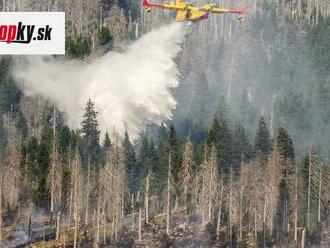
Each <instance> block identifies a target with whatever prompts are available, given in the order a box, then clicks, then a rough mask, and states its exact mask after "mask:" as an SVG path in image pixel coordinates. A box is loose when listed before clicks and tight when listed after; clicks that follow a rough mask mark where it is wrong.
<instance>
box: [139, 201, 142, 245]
mask: <svg viewBox="0 0 330 248" xmlns="http://www.w3.org/2000/svg"><path fill="white" fill-rule="evenodd" d="M141 227H142V209H141V207H140V208H139V241H142V232H141Z"/></svg>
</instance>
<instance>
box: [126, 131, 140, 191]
mask: <svg viewBox="0 0 330 248" xmlns="http://www.w3.org/2000/svg"><path fill="white" fill-rule="evenodd" d="M123 150H124V155H125V156H124V164H125V168H126V173H127V175H128V178H129V182H132V181H133V174H132V172H133V170H135V169H136V165H137V160H136V155H135V151H134V148H133V144H132V143H131V141H130V139H129V136H128V133H127V132H125V137H124V141H123ZM133 186H134V184H130V185H129V187H130V188H131V189H132V187H133ZM135 186H136V185H135Z"/></svg>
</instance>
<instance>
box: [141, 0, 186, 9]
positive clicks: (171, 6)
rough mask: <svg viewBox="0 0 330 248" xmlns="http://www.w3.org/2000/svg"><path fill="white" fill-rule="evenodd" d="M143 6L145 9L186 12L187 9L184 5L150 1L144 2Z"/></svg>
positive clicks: (144, 0) (145, 0)
mask: <svg viewBox="0 0 330 248" xmlns="http://www.w3.org/2000/svg"><path fill="white" fill-rule="evenodd" d="M142 5H143V6H145V7H159V8H164V9H173V10H184V9H186V6H184V5H183V4H174V3H164V4H162V3H151V2H148V0H143V4H142Z"/></svg>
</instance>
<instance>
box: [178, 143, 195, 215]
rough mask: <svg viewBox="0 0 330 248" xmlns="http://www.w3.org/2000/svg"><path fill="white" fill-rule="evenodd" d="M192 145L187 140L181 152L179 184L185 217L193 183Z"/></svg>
mask: <svg viewBox="0 0 330 248" xmlns="http://www.w3.org/2000/svg"><path fill="white" fill-rule="evenodd" d="M193 167H194V161H193V145H192V143H191V141H190V140H188V141H187V142H186V144H185V147H184V152H183V160H182V164H181V170H180V174H179V177H180V182H181V189H182V202H183V204H184V207H185V211H186V216H187V215H188V208H189V205H190V203H189V200H190V195H191V193H190V192H191V190H192V183H193V172H192V170H193Z"/></svg>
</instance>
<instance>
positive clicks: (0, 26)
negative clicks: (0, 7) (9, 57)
mask: <svg viewBox="0 0 330 248" xmlns="http://www.w3.org/2000/svg"><path fill="white" fill-rule="evenodd" d="M64 53H65V13H64V12H0V54H64Z"/></svg>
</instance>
